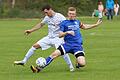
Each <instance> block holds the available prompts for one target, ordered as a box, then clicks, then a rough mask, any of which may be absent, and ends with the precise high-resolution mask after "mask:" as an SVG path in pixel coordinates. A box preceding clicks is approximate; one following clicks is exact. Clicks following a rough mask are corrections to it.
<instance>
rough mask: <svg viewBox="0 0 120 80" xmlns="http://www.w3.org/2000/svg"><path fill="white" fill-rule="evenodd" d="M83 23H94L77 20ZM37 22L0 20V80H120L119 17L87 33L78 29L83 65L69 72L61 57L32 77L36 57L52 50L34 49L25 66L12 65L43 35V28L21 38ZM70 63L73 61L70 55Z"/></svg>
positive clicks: (45, 30)
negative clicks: (82, 43)
mask: <svg viewBox="0 0 120 80" xmlns="http://www.w3.org/2000/svg"><path fill="white" fill-rule="evenodd" d="M81 21H82V22H84V23H94V22H95V21H96V19H94V18H81ZM38 22H39V20H22V19H21V20H20V19H6V20H0V80H120V77H119V75H120V18H117V17H116V18H114V20H113V21H107V20H106V19H105V18H104V20H103V23H102V25H100V26H99V27H97V28H94V29H91V30H82V31H81V33H82V35H83V40H84V49H85V53H86V61H87V65H86V67H84V68H81V69H80V70H76V71H75V72H70V71H69V68H68V66H67V65H66V63H65V61H64V60H63V58H61V57H59V58H58V59H56V60H55V61H53V63H51V64H50V65H49V66H48V67H47V68H46V69H44V70H43V71H42V72H40V73H36V74H33V73H32V72H31V70H30V68H29V66H30V65H31V64H35V60H36V59H37V58H38V57H40V56H43V57H47V56H48V55H49V54H50V53H51V52H52V51H54V48H50V49H48V50H46V51H42V50H37V51H36V52H35V54H34V55H33V56H32V57H31V58H30V60H29V61H28V63H27V64H26V65H25V66H24V67H22V66H14V65H13V62H14V61H15V60H21V59H23V57H24V55H25V54H26V52H27V51H28V49H29V48H30V47H31V46H32V44H34V43H35V42H36V41H37V40H39V39H41V38H42V37H44V36H45V35H47V26H44V27H43V28H42V29H41V30H39V31H36V32H34V33H32V34H31V35H29V36H25V35H24V30H26V29H30V28H32V27H33V26H34V25H36V24H37V23H38ZM70 57H71V60H72V62H73V64H75V58H74V56H73V55H71V54H70Z"/></svg>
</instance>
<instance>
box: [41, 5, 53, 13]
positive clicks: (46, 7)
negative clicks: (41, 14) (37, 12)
mask: <svg viewBox="0 0 120 80" xmlns="http://www.w3.org/2000/svg"><path fill="white" fill-rule="evenodd" d="M45 9H47V10H50V9H52V7H51V6H50V5H48V4H46V5H44V6H43V7H42V11H44V10H45Z"/></svg>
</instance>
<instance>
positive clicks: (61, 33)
mask: <svg viewBox="0 0 120 80" xmlns="http://www.w3.org/2000/svg"><path fill="white" fill-rule="evenodd" d="M67 34H71V35H73V36H74V35H75V34H74V31H66V32H62V31H60V32H59V37H60V38H62V37H64V36H65V35H67Z"/></svg>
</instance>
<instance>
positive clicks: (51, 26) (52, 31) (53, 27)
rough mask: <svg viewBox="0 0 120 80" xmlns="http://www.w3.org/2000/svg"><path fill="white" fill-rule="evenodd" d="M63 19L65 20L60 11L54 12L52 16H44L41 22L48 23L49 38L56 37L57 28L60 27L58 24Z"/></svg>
mask: <svg viewBox="0 0 120 80" xmlns="http://www.w3.org/2000/svg"><path fill="white" fill-rule="evenodd" d="M63 20H66V18H65V17H64V16H63V15H62V14H60V13H55V15H54V16H52V17H48V16H45V17H44V19H43V20H42V22H41V23H45V24H48V37H49V38H55V37H58V35H59V29H60V27H59V24H60V22H62V21H63Z"/></svg>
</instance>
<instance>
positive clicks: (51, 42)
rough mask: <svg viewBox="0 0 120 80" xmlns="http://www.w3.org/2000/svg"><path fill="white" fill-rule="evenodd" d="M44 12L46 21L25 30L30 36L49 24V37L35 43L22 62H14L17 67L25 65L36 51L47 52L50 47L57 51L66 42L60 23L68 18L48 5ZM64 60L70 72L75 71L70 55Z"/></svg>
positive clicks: (65, 56)
mask: <svg viewBox="0 0 120 80" xmlns="http://www.w3.org/2000/svg"><path fill="white" fill-rule="evenodd" d="M42 11H43V12H44V14H45V15H46V16H45V17H44V19H43V20H42V21H41V22H40V23H39V24H37V25H36V26H35V27H33V28H32V29H30V30H25V33H26V34H30V33H32V32H34V31H36V30H38V29H40V28H41V27H42V26H43V25H44V24H48V35H47V36H45V37H44V38H42V39H41V40H39V41H38V42H37V43H35V44H34V45H33V46H32V47H31V48H30V49H29V50H28V52H27V54H26V55H25V57H24V59H23V60H21V61H14V64H15V65H24V64H25V63H26V62H27V61H28V59H29V58H30V57H31V56H32V55H33V54H34V51H35V50H36V49H39V48H41V49H42V50H46V49H48V48H50V47H55V48H56V49H57V48H58V47H59V45H60V44H61V43H63V42H64V41H63V40H62V39H61V38H59V29H60V27H59V23H60V22H62V21H63V20H66V18H65V17H64V16H63V15H62V14H60V13H56V12H54V10H52V8H51V6H50V5H46V6H44V7H43V8H42ZM63 58H64V60H65V61H66V62H67V64H68V66H69V68H70V71H74V67H73V65H72V62H71V60H70V57H69V55H68V54H65V55H63Z"/></svg>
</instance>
